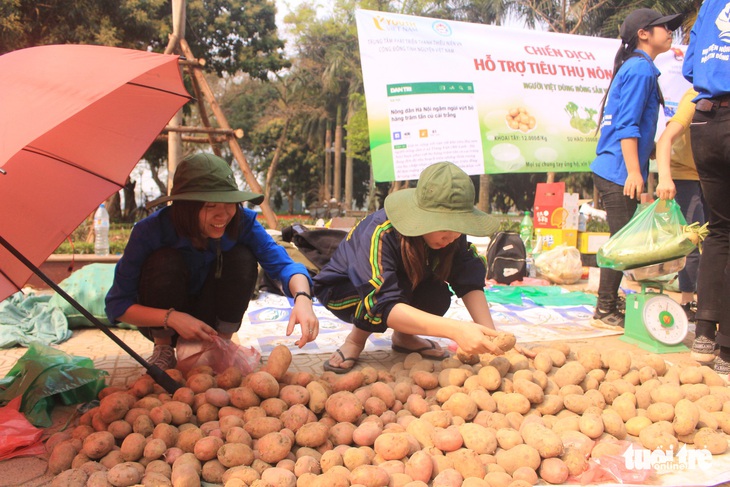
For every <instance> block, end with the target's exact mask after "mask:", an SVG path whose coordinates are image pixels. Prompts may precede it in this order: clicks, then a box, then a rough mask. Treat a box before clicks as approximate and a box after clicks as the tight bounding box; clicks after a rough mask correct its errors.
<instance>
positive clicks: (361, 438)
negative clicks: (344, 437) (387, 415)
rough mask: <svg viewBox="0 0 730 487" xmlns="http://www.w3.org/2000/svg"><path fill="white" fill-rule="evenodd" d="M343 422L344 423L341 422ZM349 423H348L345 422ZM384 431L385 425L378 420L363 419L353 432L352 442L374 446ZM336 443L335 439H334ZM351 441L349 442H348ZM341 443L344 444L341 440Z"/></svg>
mask: <svg viewBox="0 0 730 487" xmlns="http://www.w3.org/2000/svg"><path fill="white" fill-rule="evenodd" d="M340 424H343V423H340ZM344 424H348V423H344ZM382 433H383V426H382V425H381V424H380V423H379V422H377V421H363V422H362V423H361V424H360V426H358V427H357V428H355V430H354V431H353V432H352V443H354V444H355V445H358V446H372V445H374V444H375V440H376V438H377V437H378V436H380V435H381V434H382ZM333 443H334V441H333ZM348 443H349V442H348ZM339 444H342V443H341V442H340V443H339Z"/></svg>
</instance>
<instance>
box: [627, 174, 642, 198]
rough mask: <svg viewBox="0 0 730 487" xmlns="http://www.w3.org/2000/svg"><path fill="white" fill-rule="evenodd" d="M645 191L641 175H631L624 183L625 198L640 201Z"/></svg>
mask: <svg viewBox="0 0 730 487" xmlns="http://www.w3.org/2000/svg"><path fill="white" fill-rule="evenodd" d="M643 190H644V178H643V177H642V176H641V173H629V175H628V176H627V177H626V182H625V183H624V196H628V197H629V198H634V199H639V197H640V196H641V193H642V191H643Z"/></svg>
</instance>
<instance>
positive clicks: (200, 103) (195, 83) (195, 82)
mask: <svg viewBox="0 0 730 487" xmlns="http://www.w3.org/2000/svg"><path fill="white" fill-rule="evenodd" d="M196 69H200V67H199V66H193V65H191V66H189V67H188V71H189V72H190V74H192V73H193V71H195V70H196ZM191 79H192V80H193V91H195V98H196V99H197V100H198V111H199V112H200V120H201V121H202V122H203V125H205V126H206V127H210V120H209V119H208V111H207V110H206V109H205V103H204V102H203V97H202V96H201V93H200V84H198V80H197V78H195V76H191ZM241 137H243V130H241V135H240V136H238V138H239V139H240V138H241ZM208 139H209V140H210V146H211V147H212V148H213V153H214V154H215V155H217V156H218V157H220V156H221V150H220V147H218V145H217V144H216V143H215V139H214V138H213V134H209V135H208Z"/></svg>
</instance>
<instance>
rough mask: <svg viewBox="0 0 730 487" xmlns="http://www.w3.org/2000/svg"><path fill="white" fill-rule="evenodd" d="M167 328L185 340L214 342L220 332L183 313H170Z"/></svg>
mask: <svg viewBox="0 0 730 487" xmlns="http://www.w3.org/2000/svg"><path fill="white" fill-rule="evenodd" d="M167 326H169V327H170V328H172V329H173V330H175V331H176V332H177V334H178V335H180V336H181V337H182V338H184V339H185V340H191V341H195V340H202V341H204V342H212V341H213V337H214V336H217V335H218V332H217V331H215V330H214V329H213V328H211V327H210V326H208V325H206V324H205V323H203V322H202V321H200V320H199V319H197V318H195V317H193V316H191V315H189V314H187V313H183V312H182V311H173V312H172V313H170V315H169V316H168V317H167Z"/></svg>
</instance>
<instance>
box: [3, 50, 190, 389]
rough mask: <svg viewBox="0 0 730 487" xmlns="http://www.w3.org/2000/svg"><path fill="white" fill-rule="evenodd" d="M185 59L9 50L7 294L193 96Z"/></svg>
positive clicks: (119, 181)
mask: <svg viewBox="0 0 730 487" xmlns="http://www.w3.org/2000/svg"><path fill="white" fill-rule="evenodd" d="M177 59H178V58H177V56H168V55H163V54H155V53H150V52H144V51H134V50H129V49H119V48H113V47H103V46H82V45H59V46H42V47H33V48H29V49H22V50H18V51H14V52H10V53H8V54H5V55H3V56H0V107H1V108H0V208H1V209H2V215H3V217H2V219H0V244H2V245H1V246H0V300H2V299H5V298H6V297H7V296H9V295H11V294H13V293H15V292H16V291H18V290H19V289H21V288H22V287H23V286H24V285H25V283H26V282H27V281H28V279H29V278H30V277H31V275H32V273H33V272H36V273H39V272H40V271H39V270H38V269H37V266H39V265H40V264H41V263H42V262H44V261H45V260H46V258H47V257H48V256H49V255H50V254H51V252H53V250H55V249H56V247H58V245H59V244H60V243H61V242H62V241H63V240H64V239H65V238H66V237H67V236H68V235H70V234H71V232H73V231H74V230H75V229H76V228H77V227H78V226H79V224H80V223H81V222H82V221H83V220H84V219H85V218H86V217H87V216H88V215H89V214H90V213H91V212H92V211H93V210H94V209H95V208H96V207H97V206H98V205H99V204H100V203H101V202H102V201H104V200H105V199H106V198H108V197H109V196H110V195H111V194H113V193H114V192H116V191H118V190H119V189H121V188H122V187H123V186H124V183H125V181H126V179H127V176H128V175H129V173H130V172H131V171H132V169H133V168H134V166H135V165H136V164H137V162H138V161H139V159H140V158H141V157H142V155H143V154H144V152H145V151H146V150H147V148H148V147H149V146H150V144H151V143H152V141H153V140H154V138H155V137H156V136H157V135H158V134H159V133H160V131H161V130H162V128H163V127H164V126H165V124H166V123H167V122H168V121H169V120H170V118H171V117H172V116H173V114H174V113H175V112H176V111H177V110H178V109H179V108H180V107H181V106H182V105H184V104H185V103H186V102H187V101H188V100H189V99H190V97H189V95H188V93H187V91H186V90H185V87H184V85H183V83H182V79H181V77H180V70H179V67H178V62H177ZM39 276H40V277H41V278H42V279H44V277H45V276H43V275H40V274H39ZM46 279H47V278H46ZM46 279H44V280H46ZM46 282H48V281H46ZM50 284H52V283H50V282H49V285H50ZM54 289H56V291H57V292H58V291H61V290H60V288H58V287H57V286H55V287H54ZM60 294H62V295H65V293H63V291H61V292H60ZM67 296H68V295H65V296H64V297H67ZM72 304H74V303H72ZM77 304H78V303H77ZM80 311H81V310H80ZM84 311H85V310H84ZM82 312H83V311H82ZM89 316H91V315H90V314H89ZM87 318H88V316H87ZM94 321H95V322H96V320H94ZM96 323H98V322H96ZM97 326H101V327H103V330H106V332H107V335H109V336H110V337H112V338H113V339H114V338H116V335H114V334H113V333H111V332H110V331H109V330H108V329H107V328H106V327H104V325H101V323H98V324H97ZM117 340H118V339H117ZM115 341H116V340H115ZM117 343H121V341H118V342H117ZM125 347H126V345H125ZM125 350H127V351H128V352H131V353H130V354H131V355H132V356H133V357H134V358H135V359H138V360H141V358H139V356H138V355H137V354H136V353H134V352H132V351H131V350H130V349H128V347H126V348H125ZM143 362H144V361H143V360H142V362H141V363H143ZM143 365H145V366H149V364H147V363H146V362H144V363H143ZM158 370H159V369H158ZM148 371H150V369H149V368H148ZM163 375H165V374H164V373H163ZM165 377H167V376H166V375H165ZM163 380H164V378H163ZM158 382H159V381H158Z"/></svg>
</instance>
